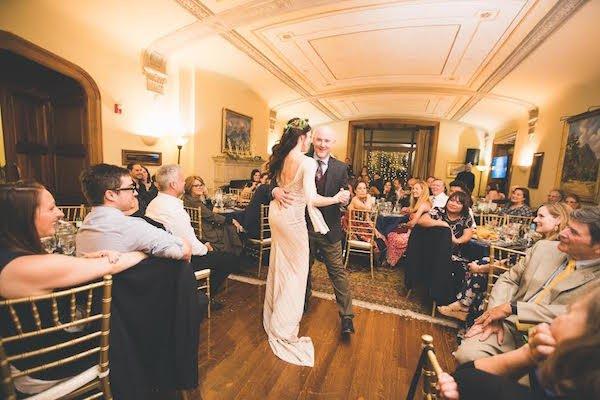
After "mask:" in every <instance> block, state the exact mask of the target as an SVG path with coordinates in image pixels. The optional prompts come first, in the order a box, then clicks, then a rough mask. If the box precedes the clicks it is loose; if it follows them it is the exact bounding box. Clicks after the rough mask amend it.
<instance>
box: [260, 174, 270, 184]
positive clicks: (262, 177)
mask: <svg viewBox="0 0 600 400" xmlns="http://www.w3.org/2000/svg"><path fill="white" fill-rule="evenodd" d="M270 181H271V180H270V179H269V173H268V172H262V173H261V174H260V183H259V186H260V185H265V184H267V183H269V182H270Z"/></svg>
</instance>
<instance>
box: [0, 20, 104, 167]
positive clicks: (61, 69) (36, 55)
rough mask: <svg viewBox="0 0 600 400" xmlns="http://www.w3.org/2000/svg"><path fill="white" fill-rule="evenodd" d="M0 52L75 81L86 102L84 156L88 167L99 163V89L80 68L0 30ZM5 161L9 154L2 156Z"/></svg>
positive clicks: (100, 152) (100, 157) (100, 158)
mask: <svg viewBox="0 0 600 400" xmlns="http://www.w3.org/2000/svg"><path fill="white" fill-rule="evenodd" d="M0 49H2V50H8V51H10V52H12V53H15V54H18V55H20V56H22V57H24V58H27V59H29V60H31V61H35V62H36V63H38V64H41V65H43V66H45V67H47V68H50V69H52V70H54V71H56V72H58V73H61V74H63V75H65V76H68V77H70V78H72V79H74V80H75V81H77V82H78V83H79V84H80V85H81V87H82V88H83V90H84V92H85V94H86V99H85V107H86V111H87V112H86V119H85V123H86V125H87V126H86V127H85V128H86V129H85V132H86V135H87V138H86V140H85V143H86V144H87V149H86V150H87V153H88V159H89V162H90V164H97V163H100V162H102V114H101V110H102V103H101V100H100V90H99V89H98V85H96V82H94V79H92V77H91V76H90V75H89V74H88V73H87V72H85V71H84V70H83V69H82V68H81V67H79V66H77V65H75V64H73V63H72V62H70V61H67V60H65V59H64V58H62V57H59V56H57V55H56V54H54V53H51V52H49V51H48V50H46V49H43V48H41V47H39V46H37V45H35V44H33V43H31V42H29V41H27V40H25V39H23V38H21V37H19V36H17V35H14V34H12V33H10V32H7V31H3V30H0ZM6 156H7V157H6V160H7V163H8V160H9V159H10V157H12V156H11V155H9V154H7V155H6Z"/></svg>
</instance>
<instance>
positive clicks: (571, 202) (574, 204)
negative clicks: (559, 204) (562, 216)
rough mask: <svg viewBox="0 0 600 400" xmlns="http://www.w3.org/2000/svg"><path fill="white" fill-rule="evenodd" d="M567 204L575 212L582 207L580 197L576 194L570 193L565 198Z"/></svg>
mask: <svg viewBox="0 0 600 400" xmlns="http://www.w3.org/2000/svg"><path fill="white" fill-rule="evenodd" d="M565 204H566V205H568V206H569V207H571V208H572V209H573V210H577V209H578V208H580V207H581V202H580V200H579V196H577V195H576V194H575V193H569V194H567V195H566V196H565Z"/></svg>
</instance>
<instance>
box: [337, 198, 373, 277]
mask: <svg viewBox="0 0 600 400" xmlns="http://www.w3.org/2000/svg"><path fill="white" fill-rule="evenodd" d="M376 221H377V211H359V210H352V211H349V218H348V235H347V240H346V262H345V263H344V268H346V267H348V260H349V259H350V253H351V252H354V253H359V254H368V255H369V260H370V262H371V279H374V278H375V273H374V263H373V258H374V256H375V246H376V244H375V222H376Z"/></svg>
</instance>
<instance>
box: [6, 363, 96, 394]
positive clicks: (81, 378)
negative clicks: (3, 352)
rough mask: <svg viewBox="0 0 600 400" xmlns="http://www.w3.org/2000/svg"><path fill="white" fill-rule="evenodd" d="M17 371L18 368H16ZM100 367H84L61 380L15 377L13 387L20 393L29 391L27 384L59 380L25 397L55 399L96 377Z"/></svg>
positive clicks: (41, 384) (41, 383)
mask: <svg viewBox="0 0 600 400" xmlns="http://www.w3.org/2000/svg"><path fill="white" fill-rule="evenodd" d="M13 368H14V367H13V366H12V365H11V369H12V370H13V371H14V370H16V368H14V369H13ZM17 371H18V370H17ZM99 374H100V369H99V368H98V366H97V365H94V366H93V367H91V368H88V369H86V370H85V371H83V372H82V373H80V374H78V375H75V376H73V377H71V378H67V379H65V380H63V381H42V380H40V379H35V378H31V377H29V376H23V377H20V378H17V379H15V381H14V384H15V388H16V389H17V390H18V391H19V392H21V393H27V392H28V391H29V389H28V386H29V387H32V386H31V385H39V386H38V387H42V386H43V383H44V382H59V383H57V384H55V385H54V386H51V387H50V388H49V389H47V390H44V391H43V392H40V393H37V394H35V395H33V396H31V397H27V399H28V400H55V399H60V398H62V397H64V396H66V395H67V394H69V393H71V392H73V391H75V390H77V389H79V388H80V387H82V386H84V385H86V384H88V383H89V382H91V381H93V380H94V379H96V378H98V376H99Z"/></svg>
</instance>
